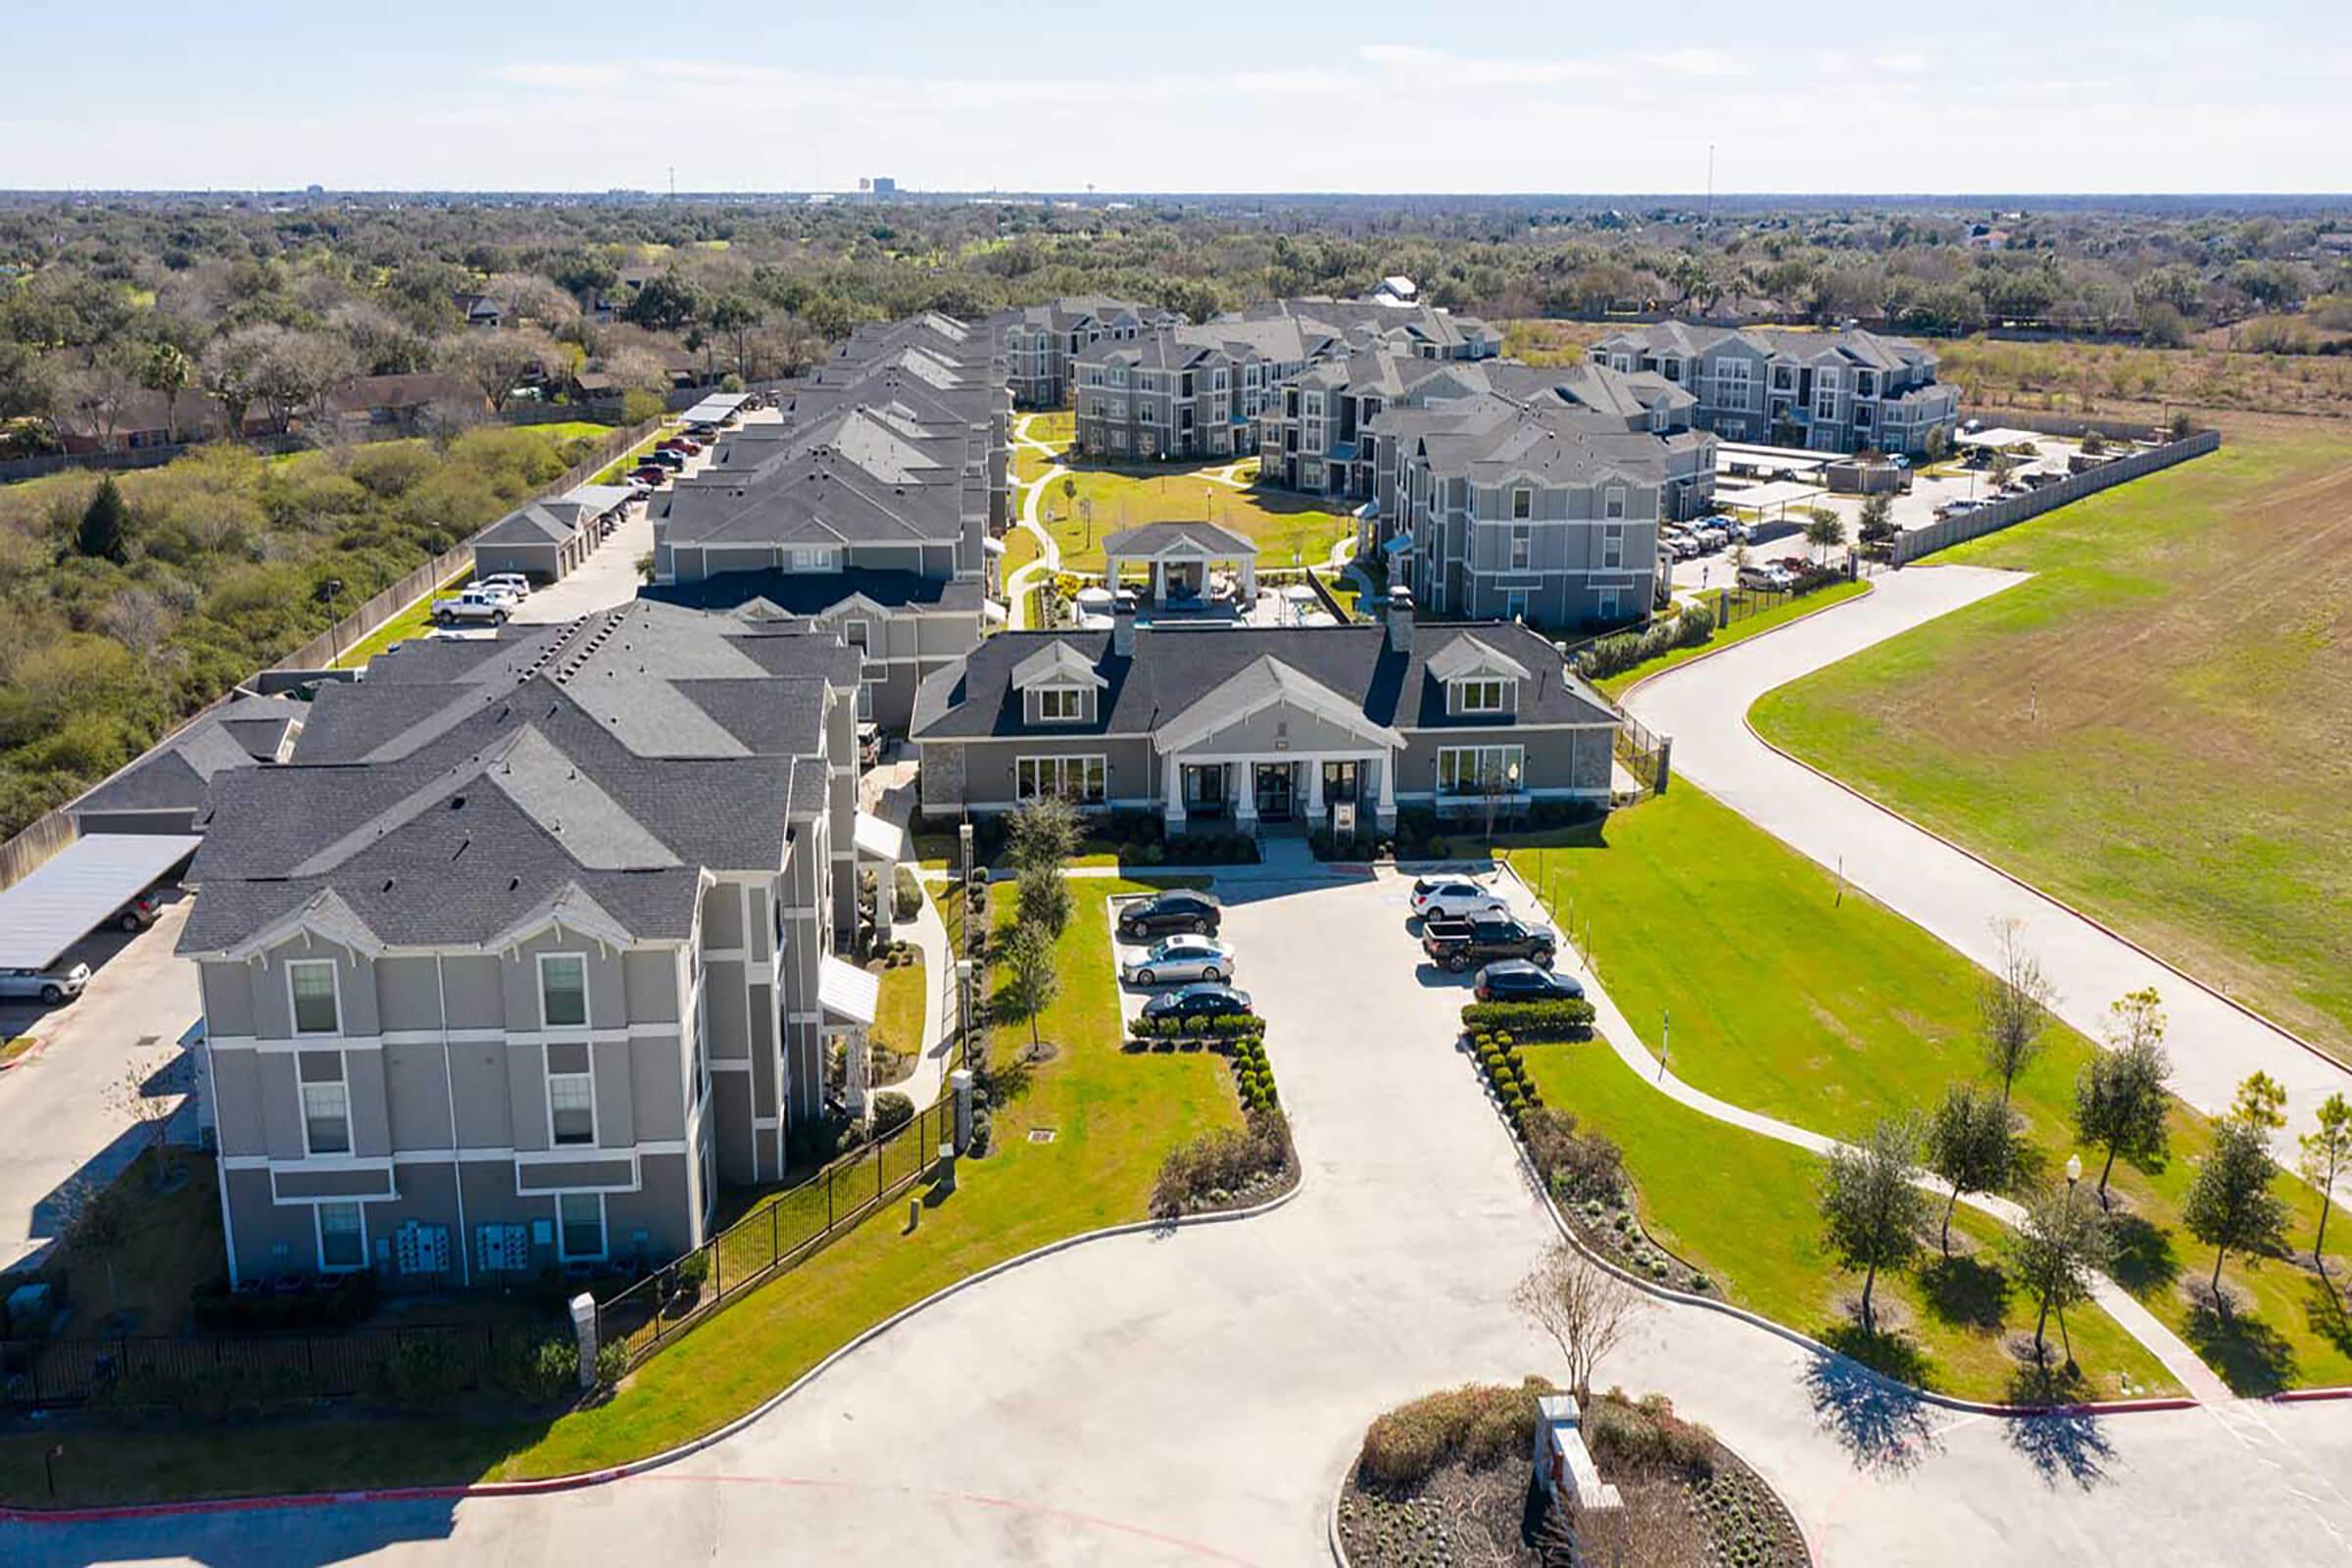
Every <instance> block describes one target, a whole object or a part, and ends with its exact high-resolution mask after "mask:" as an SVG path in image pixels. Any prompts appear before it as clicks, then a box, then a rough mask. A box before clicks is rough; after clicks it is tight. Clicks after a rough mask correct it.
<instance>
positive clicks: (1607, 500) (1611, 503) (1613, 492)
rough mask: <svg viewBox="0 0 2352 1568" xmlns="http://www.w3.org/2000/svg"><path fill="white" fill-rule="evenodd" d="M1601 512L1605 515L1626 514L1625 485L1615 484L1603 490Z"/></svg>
mask: <svg viewBox="0 0 2352 1568" xmlns="http://www.w3.org/2000/svg"><path fill="white" fill-rule="evenodd" d="M1600 515H1602V516H1604V517H1622V516H1624V515H1625V486H1623V485H1621V484H1613V485H1611V486H1609V487H1608V489H1606V490H1604V491H1602V492H1601V495H1600Z"/></svg>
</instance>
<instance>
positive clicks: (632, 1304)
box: [596, 1095, 956, 1366]
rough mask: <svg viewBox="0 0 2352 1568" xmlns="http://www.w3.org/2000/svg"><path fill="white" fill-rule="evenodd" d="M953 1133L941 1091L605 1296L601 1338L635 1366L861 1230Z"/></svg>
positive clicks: (951, 1105) (924, 1169)
mask: <svg viewBox="0 0 2352 1568" xmlns="http://www.w3.org/2000/svg"><path fill="white" fill-rule="evenodd" d="M955 1134H956V1107H955V1099H954V1097H953V1096H952V1095H942V1096H941V1097H940V1098H939V1099H938V1100H936V1101H934V1102H933V1103H931V1104H929V1105H926V1106H924V1107H923V1108H922V1109H921V1110H919V1111H917V1112H916V1113H915V1114H914V1117H913V1119H911V1120H910V1121H908V1122H907V1124H906V1125H905V1126H903V1127H900V1128H899V1129H898V1130H896V1131H895V1132H892V1133H891V1134H889V1135H888V1136H887V1137H884V1138H880V1139H877V1140H875V1141H874V1142H872V1143H869V1144H867V1145H865V1146H864V1147H863V1148H861V1149H858V1150H857V1151H856V1152H852V1153H849V1154H845V1155H843V1156H842V1157H841V1158H839V1159H836V1160H834V1161H833V1162H832V1163H831V1164H829V1165H827V1166H825V1167H824V1169H822V1170H820V1171H818V1172H817V1173H816V1174H815V1175H813V1176H811V1177H810V1178H809V1180H807V1181H805V1182H803V1183H801V1184H800V1185H799V1186H798V1187H793V1188H789V1189H787V1190H785V1191H784V1192H781V1193H778V1194H776V1195H775V1196H774V1197H773V1198H771V1199H769V1200H768V1201H765V1202H764V1203H762V1204H761V1205H760V1207H758V1208H755V1209H753V1210H752V1211H751V1212H750V1213H748V1214H746V1215H745V1216H744V1217H743V1218H742V1219H740V1220H737V1221H736V1222H735V1223H734V1224H732V1225H730V1226H728V1227H727V1228H726V1229H725V1230H723V1231H720V1232H719V1233H718V1234H717V1235H716V1236H713V1237H712V1238H711V1240H710V1241H708V1242H706V1243H704V1244H703V1245H702V1246H701V1247H699V1248H697V1249H695V1250H693V1251H691V1252H688V1253H686V1254H685V1255H684V1256H683V1257H679V1258H677V1259H675V1260H673V1261H672V1262H670V1263H669V1264H667V1265H665V1266H664V1267H662V1268H659V1269H656V1270H655V1271H654V1272H653V1273H652V1274H650V1275H648V1276H646V1277H645V1278H644V1279H642V1280H639V1281H638V1282H637V1283H636V1284H635V1285H632V1286H630V1287H629V1288H628V1289H627V1290H625V1291H623V1292H621V1293H620V1294H619V1295H618V1296H615V1297H613V1299H611V1300H609V1301H603V1302H600V1303H598V1306H597V1333H596V1343H597V1344H598V1345H599V1346H607V1345H613V1344H615V1343H617V1344H622V1345H626V1346H627V1347H628V1354H629V1365H631V1366H635V1365H636V1364H637V1363H638V1362H640V1361H642V1360H644V1359H645V1358H646V1357H647V1356H649V1355H652V1354H653V1353H654V1352H655V1351H657V1350H659V1349H661V1348H662V1346H664V1345H666V1344H668V1343H669V1342H670V1341H671V1340H673V1339H675V1338H676V1337H677V1336H678V1335H680V1334H682V1333H684V1332H685V1331H686V1330H688V1329H690V1328H692V1327H694V1326H695V1325H696V1324H697V1323H700V1322H701V1321H702V1320H703V1319H704V1318H706V1317H708V1316H710V1315H711V1313H713V1312H715V1311H717V1310H718V1309H719V1308H720V1307H722V1306H724V1305H725V1304H726V1303H727V1302H728V1301H730V1300H733V1299H735V1298H736V1297H738V1296H741V1295H742V1294H744V1293H745V1292H746V1291H750V1290H755V1289H757V1288H758V1287H760V1286H761V1285H764V1284H766V1283H767V1282H768V1281H769V1280H771V1279H774V1278H776V1277H777V1276H779V1275H781V1274H786V1273H789V1272H791V1271H792V1270H793V1269H796V1268H798V1267H800V1265H801V1264H803V1263H805V1262H807V1261H808V1260H809V1258H811V1257H813V1256H815V1255H816V1254H817V1253H818V1252H820V1251H822V1250H824V1249H825V1248H826V1247H827V1246H828V1245H829V1244H831V1243H832V1242H834V1241H835V1240H837V1239H838V1238H840V1237H841V1236H843V1235H845V1234H847V1233H848V1232H850V1231H852V1230H855V1229H856V1228H857V1227H858V1224H859V1223H860V1222H862V1221H863V1220H865V1219H867V1218H869V1217H870V1216H872V1215H873V1214H875V1213H876V1212H878V1211H879V1210H880V1209H881V1208H882V1207H883V1206H884V1205H885V1204H887V1203H888V1202H889V1201H891V1200H892V1199H894V1198H897V1197H899V1196H900V1195H902V1194H904V1193H905V1192H906V1191H907V1189H908V1188H909V1187H912V1186H913V1185H914V1184H915V1183H916V1182H918V1181H920V1180H921V1179H922V1178H923V1177H924V1175H925V1174H927V1173H928V1172H929V1171H930V1170H931V1168H932V1167H933V1166H934V1165H936V1164H937V1163H938V1162H939V1149H940V1146H941V1145H942V1144H944V1143H947V1142H949V1141H950V1140H952V1139H953V1138H954V1137H955ZM698 1259H699V1260H700V1261H697V1260H698Z"/></svg>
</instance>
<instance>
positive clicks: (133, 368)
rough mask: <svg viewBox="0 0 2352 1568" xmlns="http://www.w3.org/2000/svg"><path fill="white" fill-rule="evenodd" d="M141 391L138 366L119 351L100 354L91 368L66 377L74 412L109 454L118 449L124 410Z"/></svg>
mask: <svg viewBox="0 0 2352 1568" xmlns="http://www.w3.org/2000/svg"><path fill="white" fill-rule="evenodd" d="M138 390H139V374H138V367H137V365H136V364H134V363H133V362H132V361H131V360H130V359H129V358H128V357H127V356H126V355H124V354H123V353H122V352H119V351H115V350H102V351H100V352H99V353H98V354H97V355H96V356H94V357H93V358H92V360H91V362H90V364H89V365H88V366H87V367H85V368H81V369H78V370H75V371H73V373H72V374H70V375H69V376H67V378H66V395H67V398H68V399H69V401H70V402H71V403H72V405H73V412H74V413H75V414H77V415H79V416H81V419H82V422H83V424H84V425H85V426H86V427H87V428H88V429H89V431H90V433H91V434H93V435H95V436H97V438H98V444H99V445H100V446H101V447H102V448H104V449H105V450H106V451H108V452H112V451H114V450H115V432H116V430H117V428H118V427H119V426H120V425H121V423H122V420H123V409H124V407H125V406H126V405H127V404H128V403H129V401H130V398H131V394H133V393H134V392H136V391H138Z"/></svg>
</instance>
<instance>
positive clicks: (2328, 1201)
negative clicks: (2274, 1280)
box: [2301, 1089, 2352, 1274]
mask: <svg viewBox="0 0 2352 1568" xmlns="http://www.w3.org/2000/svg"><path fill="white" fill-rule="evenodd" d="M2301 1142H2302V1145H2303V1158H2302V1161H2301V1169H2302V1172H2303V1179H2304V1180H2305V1181H2307V1182H2309V1183H2311V1185H2312V1186H2314V1187H2316V1188H2318V1189H2319V1190H2320V1234H2319V1235H2318V1236H2316V1237H2314V1238H2313V1239H2312V1244H2311V1260H2312V1262H2313V1263H2314V1264H2316V1265H2318V1267H2319V1270H2320V1272H2321V1273H2322V1274H2326V1273H2327V1257H2326V1256H2325V1253H2326V1251H2327V1214H2328V1211H2329V1210H2330V1209H2332V1208H2333V1207H2334V1206H2335V1180H2336V1178H2337V1177H2338V1176H2341V1175H2343V1174H2344V1172H2345V1171H2346V1170H2348V1169H2352V1100H2346V1099H2345V1098H2344V1094H2343V1091H2342V1090H2340V1089H2339V1090H2337V1091H2336V1092H2335V1093H2334V1094H2332V1095H2329V1096H2328V1097H2327V1099H2326V1100H2325V1101H2323V1102H2322V1103H2321V1104H2320V1121H2319V1125H2318V1126H2317V1127H2315V1128H2313V1129H2312V1130H2311V1131H2310V1132H2307V1133H2305V1134H2304V1135H2303V1137H2302V1140H2301Z"/></svg>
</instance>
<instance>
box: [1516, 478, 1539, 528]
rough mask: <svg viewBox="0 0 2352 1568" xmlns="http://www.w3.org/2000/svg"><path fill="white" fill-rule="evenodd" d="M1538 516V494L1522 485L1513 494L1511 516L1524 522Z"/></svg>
mask: <svg viewBox="0 0 2352 1568" xmlns="http://www.w3.org/2000/svg"><path fill="white" fill-rule="evenodd" d="M1534 515H1536V493H1535V492H1534V491H1533V490H1530V489H1529V488H1528V487H1527V486H1525V485H1521V486H1519V487H1518V488H1517V489H1515V490H1513V491H1512V492H1511V516H1512V517H1513V518H1514V519H1520V520H1524V519H1526V518H1529V517H1532V516H1534Z"/></svg>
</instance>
